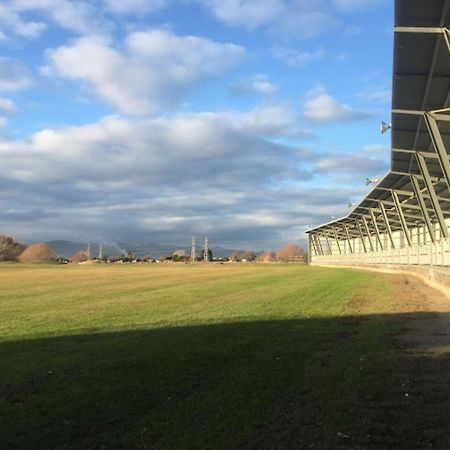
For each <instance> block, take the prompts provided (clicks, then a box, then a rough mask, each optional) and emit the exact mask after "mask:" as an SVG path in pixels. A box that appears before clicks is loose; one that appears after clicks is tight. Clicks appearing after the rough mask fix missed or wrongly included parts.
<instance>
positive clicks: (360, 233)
mask: <svg viewBox="0 0 450 450" xmlns="http://www.w3.org/2000/svg"><path fill="white" fill-rule="evenodd" d="M355 223H356V227H357V228H358V231H359V235H360V236H361V242H362V245H363V249H364V253H367V247H366V243H365V242H364V234H363V232H362V229H361V224H360V223H359V220H355Z"/></svg>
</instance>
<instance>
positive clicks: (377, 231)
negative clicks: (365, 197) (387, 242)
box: [369, 209, 383, 250]
mask: <svg viewBox="0 0 450 450" xmlns="http://www.w3.org/2000/svg"><path fill="white" fill-rule="evenodd" d="M369 212H370V217H371V219H372V223H373V227H374V228H375V235H376V237H377V239H378V244H380V248H381V250H383V242H382V241H381V235H380V229H379V228H378V223H377V218H376V217H375V213H374V212H373V209H371V210H370V211H369Z"/></svg>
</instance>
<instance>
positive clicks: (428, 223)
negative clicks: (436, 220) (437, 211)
mask: <svg viewBox="0 0 450 450" xmlns="http://www.w3.org/2000/svg"><path fill="white" fill-rule="evenodd" d="M411 184H412V186H413V189H414V192H415V194H416V197H417V201H418V203H419V206H420V207H421V208H422V215H423V219H424V221H425V224H426V226H427V228H428V233H430V237H431V240H432V242H436V233H435V232H434V228H433V224H432V223H431V218H430V214H429V213H428V209H427V207H426V205H425V199H424V197H423V194H422V191H421V189H420V185H419V181H418V180H417V178H416V177H414V176H413V175H411Z"/></svg>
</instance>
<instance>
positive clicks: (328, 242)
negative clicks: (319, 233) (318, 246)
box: [325, 233, 333, 255]
mask: <svg viewBox="0 0 450 450" xmlns="http://www.w3.org/2000/svg"><path fill="white" fill-rule="evenodd" d="M325 240H326V241H327V247H328V252H327V254H328V255H332V254H333V250H332V249H331V244H330V240H329V239H328V233H327V234H326V235H325Z"/></svg>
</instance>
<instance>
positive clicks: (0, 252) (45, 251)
mask: <svg viewBox="0 0 450 450" xmlns="http://www.w3.org/2000/svg"><path fill="white" fill-rule="evenodd" d="M55 260H56V255H55V253H54V252H53V250H52V248H51V247H50V246H49V245H48V244H45V243H42V242H41V243H37V244H32V245H28V246H27V245H25V244H22V243H21V242H18V241H16V240H15V239H14V238H12V237H11V236H5V235H3V234H1V235H0V261H19V262H46V261H55Z"/></svg>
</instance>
